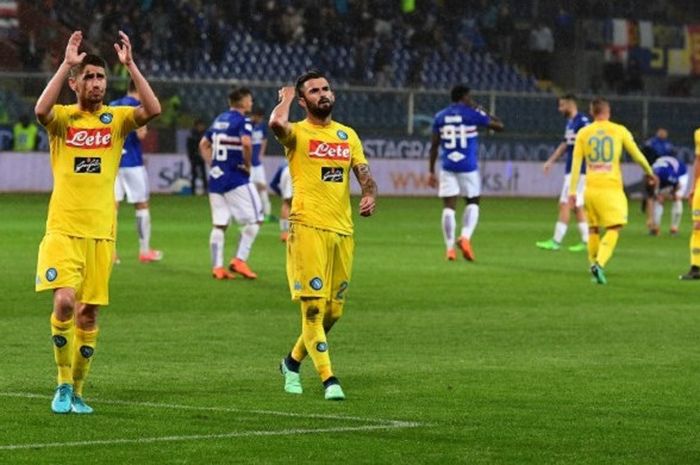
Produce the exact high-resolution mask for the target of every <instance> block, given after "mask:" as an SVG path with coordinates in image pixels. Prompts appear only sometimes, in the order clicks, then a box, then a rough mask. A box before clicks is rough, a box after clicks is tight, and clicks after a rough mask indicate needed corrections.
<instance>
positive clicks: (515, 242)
mask: <svg viewBox="0 0 700 465" xmlns="http://www.w3.org/2000/svg"><path fill="white" fill-rule="evenodd" d="M555 202H556V201H555V200H554V199H552V200H547V201H544V200H514V199H513V200H495V199H485V200H484V201H483V205H482V215H481V224H480V225H479V228H478V229H477V232H476V236H475V238H474V240H473V245H474V251H475V254H476V258H477V261H476V263H468V262H465V261H463V260H461V259H460V261H457V262H446V261H445V260H444V258H443V256H444V250H443V245H442V235H441V232H440V228H439V219H440V210H441V207H440V205H439V202H438V200H437V199H382V200H381V201H380V203H379V206H378V210H377V216H376V217H374V218H370V219H364V218H362V219H358V220H356V225H357V233H356V260H355V273H354V277H353V280H352V284H351V287H350V291H349V301H348V304H347V306H346V315H345V318H344V319H343V320H342V321H341V323H340V324H339V325H338V326H337V327H336V328H335V329H334V330H333V333H332V334H331V338H330V343H331V344H330V347H331V355H332V359H333V362H334V367H335V369H336V372H337V375H338V376H339V378H340V379H341V381H342V382H343V387H344V389H345V392H346V394H347V396H348V400H347V401H346V402H335V403H333V402H327V401H324V400H323V392H322V389H321V386H320V383H319V382H318V380H317V378H316V375H315V373H314V370H313V367H312V366H311V365H310V364H309V363H305V364H304V367H303V370H302V378H303V382H304V387H305V392H304V394H303V395H302V396H291V395H288V394H285V393H284V392H283V391H282V378H281V376H280V375H279V373H278V372H277V364H278V362H279V359H280V358H281V357H282V356H283V355H284V354H285V353H286V352H287V351H288V349H289V348H290V345H291V343H292V342H293V340H294V339H295V337H296V336H297V332H298V330H299V325H300V324H299V316H298V308H297V306H296V305H294V304H292V303H291V302H290V301H289V297H288V290H287V287H286V281H285V274H284V248H283V246H282V245H281V244H280V243H279V241H278V239H277V238H278V231H277V225H275V224H266V225H264V227H263V229H262V232H261V235H260V237H259V238H258V241H257V242H256V244H255V247H254V250H253V255H252V257H251V259H250V265H251V267H252V268H253V269H254V270H255V271H256V272H257V273H258V274H259V276H260V278H259V279H258V280H257V281H245V280H243V279H237V280H235V281H232V282H215V281H214V280H212V279H211V277H210V275H209V272H210V264H209V252H208V238H209V230H210V227H209V209H208V204H207V201H206V198H203V197H198V198H183V197H155V198H154V199H152V217H153V245H154V246H155V247H157V248H161V249H163V251H164V252H165V259H164V260H163V262H161V263H153V264H149V265H142V264H139V263H138V262H137V260H136V250H137V249H136V237H135V231H134V229H135V228H134V222H133V212H132V211H131V209H130V208H128V206H125V207H126V208H123V209H122V214H121V224H120V228H119V234H120V236H119V244H118V245H119V252H120V255H121V258H122V264H121V265H119V266H117V267H116V268H115V270H114V273H113V276H112V287H111V291H112V303H111V305H110V306H109V307H108V308H106V309H104V310H103V311H102V314H101V327H102V331H101V333H100V339H99V341H98V348H97V352H96V354H97V355H96V359H95V362H94V364H93V369H92V373H91V376H90V378H89V380H88V385H87V387H86V392H85V394H86V399H87V400H88V402H89V403H91V405H92V406H93V407H95V410H96V413H95V414H94V415H92V416H87V417H79V416H76V415H67V416H57V415H53V414H52V413H51V412H50V409H49V398H50V395H51V394H52V389H53V387H54V381H55V380H54V376H55V367H54V364H53V360H52V355H51V344H50V339H49V332H48V331H49V326H48V319H49V312H50V295H49V294H35V293H34V291H33V285H34V267H35V261H36V253H37V246H38V244H39V241H40V239H41V237H42V235H43V230H44V221H45V217H46V204H47V197H46V196H20V195H11V196H10V195H4V196H0V218H2V221H0V241H1V243H2V246H1V247H0V267H1V268H2V281H1V282H2V293H1V294H0V295H1V297H0V302H1V303H2V304H1V305H0V307H1V309H2V310H1V311H2V325H1V328H2V331H0V335H1V339H0V359H1V360H2V365H0V402H1V404H0V405H2V408H0V463H3V464H20V463H26V464H42V463H47V464H48V463H51V464H83V463H91V464H92V463H94V464H125V463H126V464H146V463H147V464H161V463H162V464H166V463H167V464H219V463H259V464H284V465H293V464H321V463H323V464H340V463H342V464H372V465H374V464H397V463H400V464H407V465H408V464H424V463H426V464H428V463H435V464H457V463H464V464H487V463H488V464H554V463H557V464H606V463H615V464H635V465H639V464H664V463H668V464H681V463H684V464H685V463H687V464H692V463H699V462H700V436H698V431H699V429H698V428H699V426H698V425H700V400H699V399H700V396H699V393H700V390H699V388H698V386H700V350H699V345H700V344H699V343H698V341H700V282H679V281H678V274H679V273H681V272H685V271H687V268H688V258H687V255H688V250H687V243H688V226H689V225H688V221H687V218H686V221H685V223H684V224H683V227H682V234H681V235H680V237H670V236H668V235H667V234H664V235H662V236H661V237H650V236H647V235H646V234H645V229H644V226H643V225H644V222H643V218H642V216H641V214H640V213H639V212H638V202H631V215H630V216H631V224H630V225H629V226H628V228H627V229H626V230H625V231H623V233H622V236H621V238H620V241H619V245H618V249H617V251H616V254H615V256H614V257H613V259H612V261H611V262H610V264H609V265H608V267H607V269H606V274H607V277H608V281H609V284H608V285H607V286H599V285H595V284H592V283H591V282H590V275H589V273H588V270H587V263H586V258H585V254H573V253H571V252H568V251H566V250H564V249H563V250H561V251H559V252H545V251H541V250H538V249H536V248H535V246H534V243H535V241H537V240H543V239H546V238H547V237H549V235H550V234H551V231H552V228H553V225H554V221H555V218H556V208H557V206H556V203H555ZM686 216H687V211H686ZM458 217H461V213H460V214H459V215H458ZM576 234H577V233H576V228H575V226H574V225H573V224H572V227H571V230H570V232H569V235H568V237H567V238H566V242H567V245H568V244H572V243H574V242H576V240H578V238H577V235H576ZM235 235H236V234H235V231H230V233H229V234H228V237H227V239H228V242H227V253H232V251H233V246H234V242H235ZM83 442H85V443H84V444H83ZM57 444H58V445H57ZM60 444H66V445H60ZM27 445H35V446H37V448H24V447H25V446H27ZM8 446H17V447H16V448H10V447H8ZM38 446H42V448H38Z"/></svg>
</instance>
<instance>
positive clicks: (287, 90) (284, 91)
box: [277, 86, 296, 102]
mask: <svg viewBox="0 0 700 465" xmlns="http://www.w3.org/2000/svg"><path fill="white" fill-rule="evenodd" d="M295 95H296V89H295V88H294V87H293V86H284V87H282V88H281V89H280V90H279V91H278V92H277V98H278V99H279V101H280V102H281V101H283V100H284V101H289V100H292V99H293V98H294V96H295Z"/></svg>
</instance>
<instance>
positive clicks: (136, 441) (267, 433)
mask: <svg viewBox="0 0 700 465" xmlns="http://www.w3.org/2000/svg"><path fill="white" fill-rule="evenodd" d="M396 423H400V424H387V425H364V426H338V427H333V428H315V429H283V430H277V431H265V430H261V431H234V432H232V433H221V434H194V435H191V436H161V437H152V438H134V439H96V440H94V441H70V442H45V443H37V444H8V445H0V450H19V449H47V448H52V447H79V446H108V445H114V444H149V443H154V442H184V441H199V440H210V439H230V438H243V437H251V436H293V435H299V434H312V433H317V434H323V433H345V432H354V431H373V430H380V429H398V428H410V427H413V426H417V425H415V424H412V423H407V422H396Z"/></svg>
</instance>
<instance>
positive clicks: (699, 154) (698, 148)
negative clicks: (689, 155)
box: [695, 129, 700, 158]
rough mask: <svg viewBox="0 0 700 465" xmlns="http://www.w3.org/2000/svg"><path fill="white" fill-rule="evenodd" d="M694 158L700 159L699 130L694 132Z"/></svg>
mask: <svg viewBox="0 0 700 465" xmlns="http://www.w3.org/2000/svg"><path fill="white" fill-rule="evenodd" d="M695 156H696V157H699V158H700V129H696V130H695Z"/></svg>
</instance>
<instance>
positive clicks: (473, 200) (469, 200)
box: [467, 197, 481, 205]
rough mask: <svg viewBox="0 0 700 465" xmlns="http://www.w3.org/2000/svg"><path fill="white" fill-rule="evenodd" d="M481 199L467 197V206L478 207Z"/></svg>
mask: <svg viewBox="0 0 700 465" xmlns="http://www.w3.org/2000/svg"><path fill="white" fill-rule="evenodd" d="M480 201H481V197H467V205H479V202H480Z"/></svg>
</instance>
